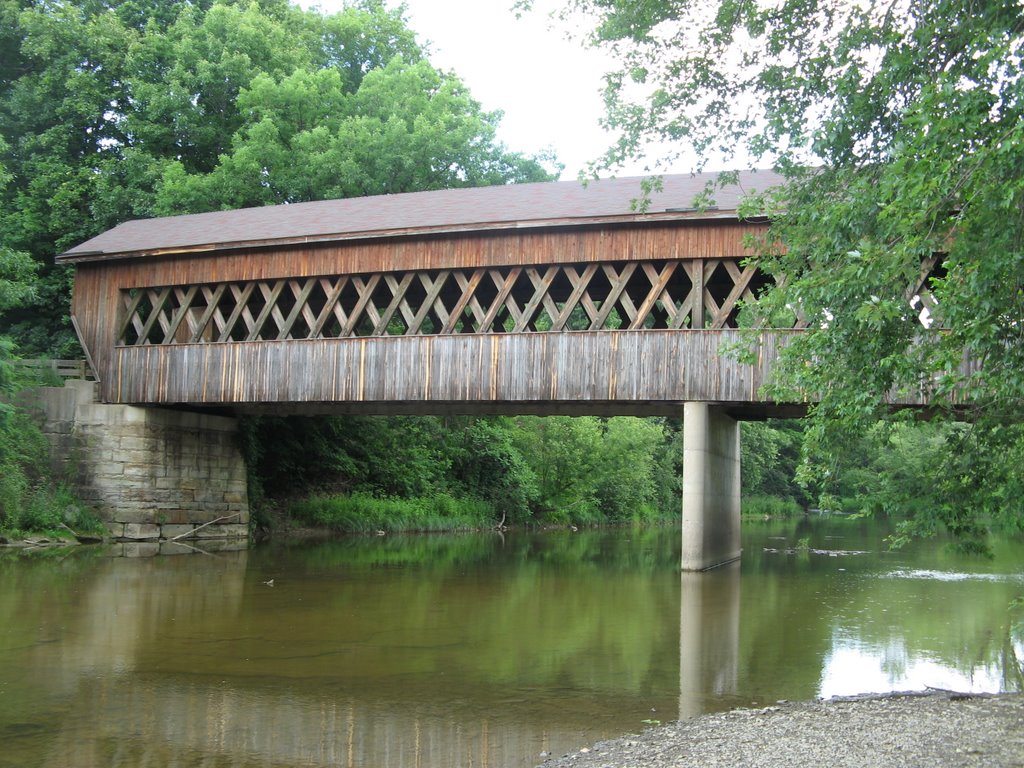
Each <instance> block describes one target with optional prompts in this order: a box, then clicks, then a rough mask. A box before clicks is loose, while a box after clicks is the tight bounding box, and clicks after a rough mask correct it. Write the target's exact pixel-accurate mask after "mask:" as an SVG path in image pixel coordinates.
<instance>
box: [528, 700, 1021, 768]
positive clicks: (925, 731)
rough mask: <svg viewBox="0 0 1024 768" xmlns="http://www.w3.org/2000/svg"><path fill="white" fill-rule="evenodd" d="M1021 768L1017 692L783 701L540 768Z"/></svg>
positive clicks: (653, 732) (669, 727)
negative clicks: (947, 767) (775, 704)
mask: <svg viewBox="0 0 1024 768" xmlns="http://www.w3.org/2000/svg"><path fill="white" fill-rule="evenodd" d="M570 766H571V767H572V768H705V767H707V768H711V767H712V766H714V767H716V768H717V767H718V766H723V767H724V766H730V767H735V768H811V767H813V768H824V767H828V768H847V767H848V768H874V767H876V766H877V767H878V768H882V766H885V767H886V768H892V767H894V766H898V767H899V768H917V767H918V766H920V767H921V768H925V767H926V766H927V768H933V767H934V766H979V767H980V766H984V767H985V768H1024V694H1005V695H1000V696H965V695H962V694H929V695H896V696H881V697H874V698H853V699H830V700H828V701H812V702H791V703H784V704H779V705H778V706H772V707H765V708H763V709H738V710H734V711H732V712H724V713H718V714H710V715H703V716H701V717H696V718H693V719H690V720H683V721H680V722H675V723H669V724H666V725H661V726H658V727H656V728H651V729H650V730H648V731H646V732H644V733H643V734H641V735H638V736H627V737H624V738H621V739H614V740H612V741H604V742H600V743H598V744H596V745H594V746H592V747H589V748H583V749H581V750H580V751H579V752H575V753H572V754H569V755H564V756H562V757H557V758H552V759H549V760H548V761H547V762H545V763H544V768H569V767H570Z"/></svg>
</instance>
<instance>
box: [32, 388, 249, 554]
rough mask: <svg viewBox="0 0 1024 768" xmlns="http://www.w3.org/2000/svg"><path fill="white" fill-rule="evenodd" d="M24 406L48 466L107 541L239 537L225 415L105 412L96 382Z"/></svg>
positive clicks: (242, 501)
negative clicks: (46, 450)
mask: <svg viewBox="0 0 1024 768" xmlns="http://www.w3.org/2000/svg"><path fill="white" fill-rule="evenodd" d="M32 399H33V400H34V404H35V407H36V410H37V413H38V414H39V417H40V421H41V424H42V426H43V431H44V432H45V433H46V436H47V438H48V440H49V443H50V449H51V461H52V463H53V468H54V469H55V470H56V471H57V473H58V476H63V477H65V478H67V480H68V481H69V483H70V485H71V486H72V487H73V488H74V490H75V491H76V493H77V494H78V495H79V496H80V498H81V499H82V500H83V501H84V502H85V503H86V504H88V505H89V506H91V507H93V508H94V509H96V510H97V512H98V513H99V515H100V517H101V519H102V520H103V521H104V522H105V523H106V525H107V527H108V528H109V529H110V531H111V534H112V535H113V536H114V537H115V538H118V539H129V540H159V539H170V538H174V537H177V536H180V535H182V534H185V536H184V538H243V537H246V536H248V527H249V525H248V524H249V503H248V495H247V490H246V472H245V462H244V460H243V458H242V453H241V451H240V449H239V446H238V434H237V423H236V420H235V419H234V418H230V417H224V416H214V415H210V414H204V413H196V412H190V411H179V410H170V409H161V408H142V407H136V406H128V405H108V404H104V403H100V402H99V400H98V391H97V385H96V384H95V383H94V382H85V381H71V382H68V383H67V385H66V386H64V387H44V388H40V389H37V390H34V391H33V393H32ZM213 521H218V522H216V523H214V522H213ZM208 523H210V524H209V525H206V524H208ZM199 526H205V527H202V528H199ZM197 529H198V530H197Z"/></svg>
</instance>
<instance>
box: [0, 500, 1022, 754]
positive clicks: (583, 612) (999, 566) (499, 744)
mask: <svg viewBox="0 0 1024 768" xmlns="http://www.w3.org/2000/svg"><path fill="white" fill-rule="evenodd" d="M883 535H884V532H883V531H882V530H881V529H880V528H879V527H878V526H877V525H876V524H873V523H868V522H851V521H827V520H817V521H801V522H799V523H796V522H793V523H787V524H781V525H776V524H772V525H768V524H764V525H753V526H748V527H747V528H746V529H745V532H744V536H745V541H744V548H745V552H744V558H743V563H742V566H741V567H734V568H729V569H723V570H720V571H717V572H714V573H711V574H706V575H701V576H697V575H682V576H680V574H679V573H678V572H677V571H676V564H677V561H678V557H679V554H678V553H679V546H678V532H677V531H673V530H667V531H642V532H637V531H613V532H600V533H589V532H588V533H584V532H579V533H549V534H543V535H539V534H538V535H532V534H523V533H513V534H506V535H505V536H503V537H502V536H499V535H497V534H490V535H475V536H459V537H451V538H449V537H409V538H398V537H386V538H379V539H378V538H369V539H354V540H344V541H336V542H316V543H303V544H292V545H285V544H282V543H278V544H274V545H270V546H265V547H258V548H256V549H253V550H250V551H246V552H231V553H220V554H217V555H198V554H192V555H187V556H184V555H183V556H164V557H148V558H127V557H112V556H109V555H107V554H104V553H102V552H101V551H100V550H97V549H91V550H84V549H82V550H78V551H75V552H73V553H71V554H67V553H43V554H40V553H36V554H35V555H34V556H31V557H29V556H25V555H13V554H10V553H8V554H4V555H2V556H0V766H29V765H32V766H62V767H63V766H72V767H78V766H82V767H85V766H90V767H91V766H104V767H106V766H132V767H134V766H141V765H154V766H246V767H248V766H367V767H368V768H377V767H382V768H383V767H387V766H394V767H395V768H414V767H416V766H419V767H421V768H444V767H447V766H494V767H495V768H499V767H501V768H504V767H505V766H508V767H510V768H515V767H518V766H532V765H535V764H536V763H537V762H539V761H540V757H539V756H540V753H541V752H551V753H555V754H561V753H563V752H565V751H568V750H570V749H578V748H579V747H581V746H584V745H586V744H589V743H591V742H593V741H595V740H597V739H600V738H605V737H610V736H616V735H621V734H623V733H625V732H628V731H633V730H639V729H641V728H643V727H644V723H645V721H653V720H658V721H668V720H673V719H675V718H677V717H680V716H684V717H685V716H688V715H692V714H696V713H700V712H706V711H711V710H719V709H727V708H730V707H735V706H750V705H753V704H755V703H757V704H761V705H765V704H770V703H773V702H775V701H776V700H778V699H807V698H812V697H815V696H833V695H841V694H855V693H864V692H877V691H889V690H910V689H916V690H920V689H922V688H924V687H926V686H932V687H938V688H951V689H962V690H974V691H982V690H984V691H1001V690H1021V688H1022V671H1021V661H1022V660H1024V619H1022V617H1021V615H1020V612H1019V611H1017V612H1014V610H1011V609H1010V608H1009V606H1010V603H1011V602H1012V601H1013V599H1014V598H1015V597H1017V596H1020V595H1021V594H1024V573H1022V569H1021V564H1022V563H1024V546H1022V545H1021V544H1020V543H1017V544H1014V543H1002V544H999V545H998V546H997V558H996V559H995V560H994V561H981V560H976V559H966V558H961V557H957V556H954V555H952V554H949V553H948V552H945V551H943V550H942V549H940V548H938V547H936V546H933V545H928V546H919V547H917V548H914V549H910V550H908V551H904V552H901V553H895V554H893V553H888V552H886V551H885V548H884V545H883V544H882V542H881V538H882V536H883ZM802 537H810V543H811V546H812V547H813V548H815V549H821V550H832V552H828V553H814V552H803V553H799V554H793V553H789V554H787V553H786V552H784V551H769V550H784V549H786V548H787V547H791V546H792V545H794V544H795V543H796V542H797V540H798V539H800V538H802ZM837 550H842V551H844V552H845V553H847V554H839V553H838V552H836V551H837ZM850 552H857V553H859V554H850ZM271 579H273V586H269V585H267V584H265V583H264V582H266V581H269V580H271Z"/></svg>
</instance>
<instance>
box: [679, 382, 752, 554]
mask: <svg viewBox="0 0 1024 768" xmlns="http://www.w3.org/2000/svg"><path fill="white" fill-rule="evenodd" d="M740 552H741V549H740V425H739V422H738V421H736V420H735V419H734V418H732V417H731V416H729V415H728V414H726V413H725V412H724V410H722V409H721V408H720V407H717V406H714V405H711V404H710V403H705V402H688V403H685V404H684V405H683V554H682V563H681V567H682V570H684V571H706V570H707V569H709V568H715V567H717V566H719V565H724V564H725V563H729V562H732V561H733V560H738V559H739V557H740Z"/></svg>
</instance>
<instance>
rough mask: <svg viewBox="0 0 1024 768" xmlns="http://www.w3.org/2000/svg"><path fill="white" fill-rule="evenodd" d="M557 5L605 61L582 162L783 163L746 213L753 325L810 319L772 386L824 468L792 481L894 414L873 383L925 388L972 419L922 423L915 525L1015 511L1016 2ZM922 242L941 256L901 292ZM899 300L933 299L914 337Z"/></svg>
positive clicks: (1023, 64) (1022, 177)
mask: <svg viewBox="0 0 1024 768" xmlns="http://www.w3.org/2000/svg"><path fill="white" fill-rule="evenodd" d="M566 8H567V11H566V12H567V13H568V14H580V13H581V14H584V15H587V16H589V18H590V19H591V21H592V25H591V30H592V31H591V40H592V41H593V42H594V43H595V44H597V45H602V46H605V47H607V48H608V49H610V50H611V51H613V52H614V53H616V54H617V55H618V56H619V60H620V63H621V67H620V68H619V69H618V71H616V72H614V73H611V74H610V75H609V76H608V79H607V89H606V99H607V104H608V116H607V122H608V124H609V125H610V126H611V127H612V128H614V129H616V130H617V131H618V133H619V136H620V138H619V140H618V141H617V143H616V144H615V145H614V146H613V147H612V148H611V149H610V150H609V152H608V153H607V154H606V155H605V157H604V158H603V159H602V164H603V165H605V166H614V165H615V164H617V163H620V162H622V161H624V160H626V159H629V158H632V157H634V156H636V155H640V154H642V153H643V152H644V147H645V146H646V142H648V141H651V140H655V141H660V142H664V144H662V146H668V147H671V150H670V151H669V152H668V154H667V155H666V156H665V157H664V158H662V160H672V159H674V158H675V157H679V156H682V155H684V153H691V152H695V153H696V155H697V156H698V157H699V158H701V159H700V161H699V162H698V165H703V163H704V162H706V161H707V160H708V159H711V158H714V159H715V160H716V161H717V162H735V161H739V162H744V163H747V162H750V163H754V164H758V163H766V162H767V163H771V164H774V165H775V166H776V167H777V168H779V169H780V170H781V171H782V172H783V173H784V174H785V175H786V176H787V179H788V181H787V184H786V185H785V187H784V188H782V189H777V190H774V191H771V192H769V193H765V190H763V189H762V190H760V192H761V194H760V195H755V196H753V197H752V200H751V202H750V204H749V206H748V208H747V210H746V211H745V212H746V213H764V214H768V215H770V216H771V217H772V221H773V225H772V228H771V233H770V236H769V237H768V238H767V239H766V240H765V242H764V243H762V244H761V251H762V253H763V255H762V257H761V260H760V263H761V266H762V267H763V268H764V269H766V270H767V271H769V272H770V273H772V274H773V275H775V276H776V278H777V279H778V281H779V283H780V287H778V288H776V289H774V290H772V291H770V292H769V293H768V295H767V296H766V297H765V298H764V299H763V300H762V302H761V313H762V317H763V318H765V319H770V318H771V317H773V316H774V315H776V314H777V313H779V312H781V311H786V312H794V311H795V312H796V313H797V314H798V315H799V316H801V317H802V318H804V319H805V320H806V321H807V322H808V324H809V327H808V331H807V333H805V334H803V335H802V336H801V337H800V338H799V339H797V340H796V341H795V342H794V343H793V344H792V345H790V346H789V347H788V348H787V350H786V355H785V359H784V363H785V365H784V367H783V376H782V378H781V379H780V380H779V382H778V383H777V387H776V390H775V393H776V394H777V395H778V396H780V397H788V398H799V397H801V396H802V395H803V394H804V393H813V395H814V396H815V397H817V398H820V404H819V405H817V406H816V407H815V408H814V409H813V413H812V423H811V425H810V427H809V429H808V443H807V446H808V456H809V457H812V458H816V459H826V461H824V462H822V461H819V462H817V463H816V465H815V466H809V467H808V469H807V470H806V471H807V472H808V473H810V474H813V475H816V476H815V477H808V479H809V480H810V481H812V482H814V483H818V484H824V483H827V479H828V476H829V473H831V472H832V470H833V469H834V467H833V466H831V463H832V462H831V461H830V460H829V459H834V458H835V457H836V456H837V455H838V454H839V453H840V452H841V451H842V448H843V446H844V445H846V444H853V443H856V441H857V440H858V439H860V438H861V437H862V436H863V435H864V434H865V433H866V432H867V430H869V429H870V428H871V425H872V424H874V423H875V421H876V420H878V419H879V418H884V419H891V418H893V414H892V413H891V412H890V409H889V408H888V407H887V405H886V400H887V398H888V396H889V394H890V393H892V392H894V391H900V390H910V391H918V390H920V389H922V388H925V389H927V390H929V391H930V394H931V402H932V406H933V409H934V414H935V416H936V417H939V418H943V419H947V420H955V419H960V418H966V419H967V420H969V421H970V422H972V423H974V424H975V427H973V428H971V429H968V430H948V431H945V432H943V433H942V434H941V436H940V438H939V439H940V440H941V442H942V450H941V457H940V458H937V460H936V461H934V462H933V463H932V464H931V465H929V466H928V467H922V468H921V469H922V471H925V472H927V473H928V477H930V478H931V480H930V481H929V482H928V484H929V485H930V486H931V487H934V488H936V489H938V490H941V491H942V493H943V496H942V500H941V501H940V500H938V499H936V501H937V506H934V507H932V510H931V511H929V512H922V514H921V515H920V516H919V518H918V522H919V525H918V527H917V529H918V530H919V531H921V532H927V531H928V530H930V529H931V528H933V527H934V524H935V523H936V522H941V523H945V524H946V525H947V527H950V528H951V529H952V530H954V531H957V532H959V533H962V534H965V535H967V536H968V537H974V536H976V535H978V534H979V533H980V532H981V531H982V530H983V529H984V526H985V524H986V520H987V519H989V518H990V517H991V516H992V515H999V516H1006V515H1009V516H1011V517H1018V518H1019V515H1020V513H1021V509H1020V506H1019V502H1017V499H1019V495H1016V496H1015V495H1014V489H1015V488H1016V485H1017V483H1018V481H1017V480H1016V479H1015V478H1016V477H1017V475H1018V474H1019V469H1017V470H1015V469H1014V467H1015V466H1019V465H1014V464H1011V463H1010V462H1011V461H1016V460H1017V457H1019V455H1020V451H1021V445H1022V442H1021V441H1022V439H1024V433H1022V432H1021V428H1020V427H1019V425H1020V424H1021V422H1022V416H1024V407H1022V404H1024V343H1022V337H1021V328H1024V247H1022V246H1024V173H1022V171H1024V120H1022V117H1024V115H1022V110H1024V77H1022V75H1024V58H1022V54H1024V34H1022V33H1024V7H1022V6H1021V5H1020V4H1019V3H985V2H978V1H977V0H902V1H901V2H888V0H886V1H885V2H883V1H882V0H865V2H860V3H847V2H841V1H840V0H786V1H785V2H783V3H781V4H780V3H754V2H746V1H745V0H713V1H712V2H710V3H707V2H695V0H673V1H672V2H665V1H663V0H652V1H650V2H642V3H635V2H626V1H625V0H570V2H568V3H567V6H566ZM728 180H730V179H729V177H728V175H726V176H725V177H724V178H723V181H728ZM711 198H713V190H711V192H710V195H709V196H708V198H707V199H706V201H707V200H708V199H711ZM933 254H940V255H941V265H940V266H939V268H938V269H936V270H935V271H934V272H932V273H931V274H930V275H929V274H928V272H927V270H925V274H924V278H926V280H925V281H924V285H923V286H921V287H920V288H919V286H918V282H919V280H920V278H921V272H922V265H923V264H924V263H925V261H926V259H928V258H929V257H931V256H932V255H933ZM922 288H923V289H925V290H921V289H922ZM919 291H921V293H922V294H925V293H927V294H930V295H931V296H932V297H933V298H934V302H933V303H932V305H931V307H930V308H929V314H928V316H927V317H926V318H925V319H926V322H925V325H927V326H928V327H929V329H930V330H926V329H925V328H924V327H923V325H922V318H921V316H920V313H921V309H922V305H921V303H920V300H921V299H920V296H919V295H918V292H919ZM940 329H941V331H940ZM965 360H967V361H970V362H971V363H973V365H971V366H964V365H962V363H963V361H965ZM896 418H897V419H898V418H899V417H896ZM933 437H934V436H933ZM833 474H834V473H833ZM967 489H970V493H969V494H968V493H966V492H965V491H966V490H967ZM964 505H968V506H966V507H965V506H964Z"/></svg>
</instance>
